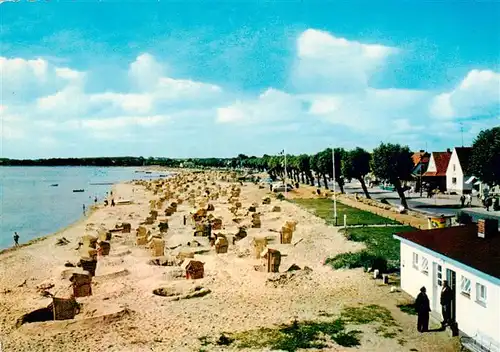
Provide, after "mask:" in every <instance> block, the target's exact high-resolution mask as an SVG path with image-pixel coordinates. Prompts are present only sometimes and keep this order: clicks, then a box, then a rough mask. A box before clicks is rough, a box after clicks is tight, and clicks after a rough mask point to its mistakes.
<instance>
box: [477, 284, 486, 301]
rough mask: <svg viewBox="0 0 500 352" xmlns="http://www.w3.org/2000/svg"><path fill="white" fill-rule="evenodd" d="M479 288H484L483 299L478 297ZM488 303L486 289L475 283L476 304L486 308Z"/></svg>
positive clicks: (480, 296)
mask: <svg viewBox="0 0 500 352" xmlns="http://www.w3.org/2000/svg"><path fill="white" fill-rule="evenodd" d="M481 287H484V297H483V296H482V295H480V292H481ZM487 301H488V288H487V287H486V285H483V284H482V283H480V282H476V302H477V303H479V304H480V305H482V306H486V302H487Z"/></svg>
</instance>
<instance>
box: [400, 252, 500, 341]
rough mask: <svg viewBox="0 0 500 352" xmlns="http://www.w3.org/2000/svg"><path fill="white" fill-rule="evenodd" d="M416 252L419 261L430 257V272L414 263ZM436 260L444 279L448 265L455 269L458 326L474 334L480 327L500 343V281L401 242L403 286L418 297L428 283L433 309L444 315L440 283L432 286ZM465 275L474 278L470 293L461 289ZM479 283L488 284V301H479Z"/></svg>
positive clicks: (484, 333) (427, 287) (482, 331)
mask: <svg viewBox="0 0 500 352" xmlns="http://www.w3.org/2000/svg"><path fill="white" fill-rule="evenodd" d="M413 253H416V254H418V256H419V265H420V264H421V260H422V259H421V258H422V257H425V258H427V260H428V274H427V275H426V274H424V273H422V272H421V268H420V267H419V268H418V269H415V268H414V267H413ZM433 263H436V264H439V265H441V266H442V279H443V280H444V279H446V269H450V270H453V271H454V272H455V273H456V294H455V307H456V321H457V324H458V328H459V329H460V330H461V331H463V332H464V333H465V334H467V335H469V336H474V335H476V333H477V332H478V331H479V332H481V334H483V335H487V336H489V337H490V338H491V339H493V340H495V341H496V342H497V343H500V284H495V283H493V282H491V281H488V280H486V279H485V278H481V277H479V276H478V275H476V274H474V273H472V272H471V271H468V270H465V269H464V268H462V266H457V265H455V264H454V263H452V262H450V261H448V260H444V259H441V258H437V257H436V256H433V254H432V253H430V252H427V251H425V252H424V251H422V250H419V249H417V248H414V247H412V246H410V245H408V244H405V243H401V288H402V289H403V290H404V291H406V292H407V293H408V294H410V295H411V296H412V297H416V296H417V295H418V293H419V292H420V288H421V287H422V286H425V287H426V289H427V296H428V297H429V300H430V301H431V309H432V310H433V312H434V313H437V315H438V316H441V306H440V304H439V298H440V294H441V287H437V289H436V290H435V289H434V288H433V287H434V285H433V283H434V281H435V273H434V267H433ZM462 276H465V277H467V278H468V279H469V280H470V282H471V292H470V296H469V297H467V296H466V295H464V294H462V293H461V278H462ZM476 283H480V284H482V285H484V286H485V287H486V290H487V301H486V304H485V305H482V304H480V303H478V302H477V301H476V299H477V292H476Z"/></svg>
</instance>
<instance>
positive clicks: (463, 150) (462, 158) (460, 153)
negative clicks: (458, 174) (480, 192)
mask: <svg viewBox="0 0 500 352" xmlns="http://www.w3.org/2000/svg"><path fill="white" fill-rule="evenodd" d="M455 150H456V151H457V157H458V161H459V162H460V166H461V167H462V172H463V173H464V174H467V171H468V169H469V161H470V157H471V155H472V148H471V147H457V148H455Z"/></svg>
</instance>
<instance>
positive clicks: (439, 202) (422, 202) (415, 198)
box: [344, 181, 500, 221]
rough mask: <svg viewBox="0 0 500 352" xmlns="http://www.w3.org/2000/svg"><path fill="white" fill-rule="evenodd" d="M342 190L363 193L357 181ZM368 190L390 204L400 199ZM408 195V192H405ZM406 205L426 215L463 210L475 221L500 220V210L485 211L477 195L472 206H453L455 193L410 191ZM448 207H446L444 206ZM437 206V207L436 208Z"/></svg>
mask: <svg viewBox="0 0 500 352" xmlns="http://www.w3.org/2000/svg"><path fill="white" fill-rule="evenodd" d="M344 190H345V192H346V193H358V194H359V195H360V196H362V195H364V193H363V190H362V188H361V185H360V184H359V182H357V181H352V182H351V183H348V184H346V185H345V187H344ZM368 192H369V193H370V195H371V197H372V198H373V199H376V200H382V199H384V198H385V199H386V200H387V201H388V202H389V203H390V204H391V205H395V206H399V205H400V204H401V201H400V199H399V196H398V194H397V192H393V191H386V190H383V189H381V188H379V187H373V188H369V189H368ZM406 194H407V195H408V192H407V193H406ZM407 202H408V207H409V208H410V209H411V210H414V211H418V212H421V213H424V214H428V215H441V214H443V215H456V213H457V212H458V211H461V210H462V211H464V212H466V213H468V214H469V215H471V216H472V218H473V219H474V220H475V221H477V220H478V219H480V218H484V217H489V218H496V219H498V220H499V221H500V211H491V208H490V211H486V209H485V208H482V207H480V202H479V200H478V199H477V197H473V199H472V205H473V206H472V207H465V208H453V206H456V205H457V204H460V196H456V195H439V196H434V197H433V198H426V197H422V198H421V197H420V194H418V193H412V194H411V195H410V196H409V197H408V198H407ZM447 205H448V206H449V207H446V206H447ZM436 206H439V208H436Z"/></svg>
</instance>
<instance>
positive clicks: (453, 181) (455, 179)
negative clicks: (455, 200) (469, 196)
mask: <svg viewBox="0 0 500 352" xmlns="http://www.w3.org/2000/svg"><path fill="white" fill-rule="evenodd" d="M471 154H472V148H470V147H460V148H458V147H457V148H453V152H452V153H451V158H450V162H449V163H448V168H447V169H446V190H447V192H456V193H458V194H466V193H471V192H472V186H473V185H472V184H470V183H467V180H469V179H470V176H471V175H468V174H467V168H468V167H469V160H470V156H471Z"/></svg>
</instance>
